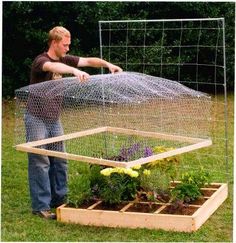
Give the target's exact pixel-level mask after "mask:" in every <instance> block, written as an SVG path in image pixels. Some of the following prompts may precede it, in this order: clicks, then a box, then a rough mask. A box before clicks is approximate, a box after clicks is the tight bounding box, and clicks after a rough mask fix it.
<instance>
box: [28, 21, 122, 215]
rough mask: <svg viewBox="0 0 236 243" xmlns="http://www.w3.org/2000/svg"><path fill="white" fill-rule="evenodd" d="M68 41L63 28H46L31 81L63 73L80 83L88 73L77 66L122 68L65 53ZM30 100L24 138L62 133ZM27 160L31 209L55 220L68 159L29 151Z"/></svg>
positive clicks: (61, 147)
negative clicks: (36, 111)
mask: <svg viewBox="0 0 236 243" xmlns="http://www.w3.org/2000/svg"><path fill="white" fill-rule="evenodd" d="M70 43H71V36H70V32H69V31H68V30H67V29H65V28H64V27H61V26H57V27H55V28H53V29H52V30H50V31H49V35H48V45H49V48H48V51H47V52H44V53H42V54H40V55H39V56H37V57H36V59H35V60H34V61H33V64H32V68H31V78H30V84H35V83H40V82H43V81H47V80H53V79H58V78H61V77H62V75H63V74H72V75H74V76H76V77H77V78H78V79H79V80H80V81H81V82H84V81H86V80H87V79H88V78H89V74H88V73H86V72H83V71H81V70H79V69H78V67H105V68H108V69H109V71H110V72H111V73H115V72H121V71H122V69H121V68H120V67H118V66H116V65H113V64H111V63H109V62H107V61H105V60H103V59H100V58H96V57H88V58H85V57H77V56H72V55H66V53H67V52H68V51H69V47H70ZM33 99H35V97H30V98H29V100H28V107H27V112H26V114H25V125H26V136H27V141H28V142H29V141H33V140H40V139H45V138H48V137H50V136H59V135H62V134H63V131H62V127H61V124H60V121H59V119H58V118H56V119H54V120H52V119H51V120H50V123H49V122H48V121H49V120H47V119H45V118H42V117H40V116H39V115H38V114H34V113H33V112H31V110H32V111H33V109H32V107H34V104H35V103H36V102H35V101H33ZM30 109H31V110H30ZM43 109H44V110H45V111H44V113H47V107H44V108H43ZM54 149H55V148H54ZM56 150H58V151H64V145H63V143H58V144H57V146H56ZM28 161H29V166H28V174H29V187H30V195H31V200H32V209H33V211H32V212H33V214H36V215H39V216H41V217H43V218H46V219H56V215H55V214H54V213H52V212H51V208H55V207H58V206H60V205H61V204H63V203H64V202H65V198H66V194H67V161H66V160H64V159H60V158H55V157H49V156H43V155H38V154H32V153H29V154H28Z"/></svg>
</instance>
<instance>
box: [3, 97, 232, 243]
mask: <svg viewBox="0 0 236 243" xmlns="http://www.w3.org/2000/svg"><path fill="white" fill-rule="evenodd" d="M219 99H222V97H219ZM233 106H234V96H233V94H230V95H229V97H228V108H229V110H228V115H229V122H228V125H229V152H230V154H229V170H230V171H229V172H230V176H229V197H228V199H227V200H226V201H225V202H224V203H223V205H222V206H221V207H220V208H219V209H218V210H217V211H216V212H215V213H214V214H213V215H212V216H211V217H210V219H209V220H208V221H207V222H206V223H205V224H204V225H203V226H202V227H201V228H200V229H199V230H198V231H197V232H194V233H176V232H166V231H163V230H147V229H118V228H104V227H90V226H81V225H73V224H63V223H59V222H56V221H47V220H44V219H42V218H39V217H36V216H32V214H31V207H30V198H29V191H28V182H27V154H26V153H22V152H17V151H16V150H15V148H14V147H13V145H14V126H15V119H14V101H12V100H10V101H3V117H2V129H3V130H2V206H1V209H2V218H1V219H2V224H1V230H2V231H1V232H2V235H1V236H2V239H1V240H2V241H57V242H58V241H136V242H137V241H142V242H148V241H156V242H157V241H158V242H164V241H172V242H184V241H188V242H195V241H198V242H199V241H205V242H217V241H218V242H219V241H221V242H222V241H224V242H227V241H228V242H232V235H233V211H232V209H233V176H232V175H233V133H234V131H233V129H234V127H233V124H234V114H233V111H234V109H233ZM222 112H223V111H222ZM77 163H78V162H77ZM73 165H74V162H70V164H69V166H70V168H69V170H70V169H71V168H73ZM219 182H220V181H219Z"/></svg>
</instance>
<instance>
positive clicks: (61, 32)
mask: <svg viewBox="0 0 236 243" xmlns="http://www.w3.org/2000/svg"><path fill="white" fill-rule="evenodd" d="M64 36H66V37H70V31H69V30H67V29H66V28H64V27H62V26H56V27H54V28H53V29H51V30H50V31H49V33H48V45H49V46H50V45H51V43H52V41H53V40H55V41H60V40H62V38H63V37H64Z"/></svg>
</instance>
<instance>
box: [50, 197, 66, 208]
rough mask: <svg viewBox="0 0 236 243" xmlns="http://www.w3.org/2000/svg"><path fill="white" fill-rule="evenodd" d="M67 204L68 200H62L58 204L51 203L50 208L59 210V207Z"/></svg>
mask: <svg viewBox="0 0 236 243" xmlns="http://www.w3.org/2000/svg"><path fill="white" fill-rule="evenodd" d="M65 203H66V199H63V200H60V201H58V202H52V203H50V207H51V208H58V207H60V206H61V205H63V204H65Z"/></svg>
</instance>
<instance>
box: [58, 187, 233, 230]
mask: <svg viewBox="0 0 236 243" xmlns="http://www.w3.org/2000/svg"><path fill="white" fill-rule="evenodd" d="M201 190H202V192H203V198H201V199H199V200H196V201H194V202H192V203H191V204H189V205H187V206H185V207H184V208H182V209H181V210H179V209H178V210H174V209H173V207H171V204H170V203H158V202H137V201H133V202H123V203H122V205H116V207H114V208H111V207H108V208H106V205H105V204H104V203H103V202H102V201H97V202H92V203H91V205H89V204H88V206H86V207H84V206H81V207H80V208H72V207H69V206H67V205H66V204H64V205H62V206H60V207H58V208H57V220H58V221H60V222H66V223H76V224H82V225H93V226H106V227H125V228H148V229H163V230H173V231H184V232H192V231H196V230H197V229H199V228H200V227H201V225H202V224H203V223H204V222H205V221H206V220H207V219H208V218H209V217H210V216H211V215H212V214H213V213H214V212H215V211H216V210H217V208H218V207H219V206H220V205H221V204H222V203H223V202H224V200H225V199H226V198H227V195H228V186H227V184H225V183H211V184H210V186H207V187H206V188H202V189H201Z"/></svg>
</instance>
